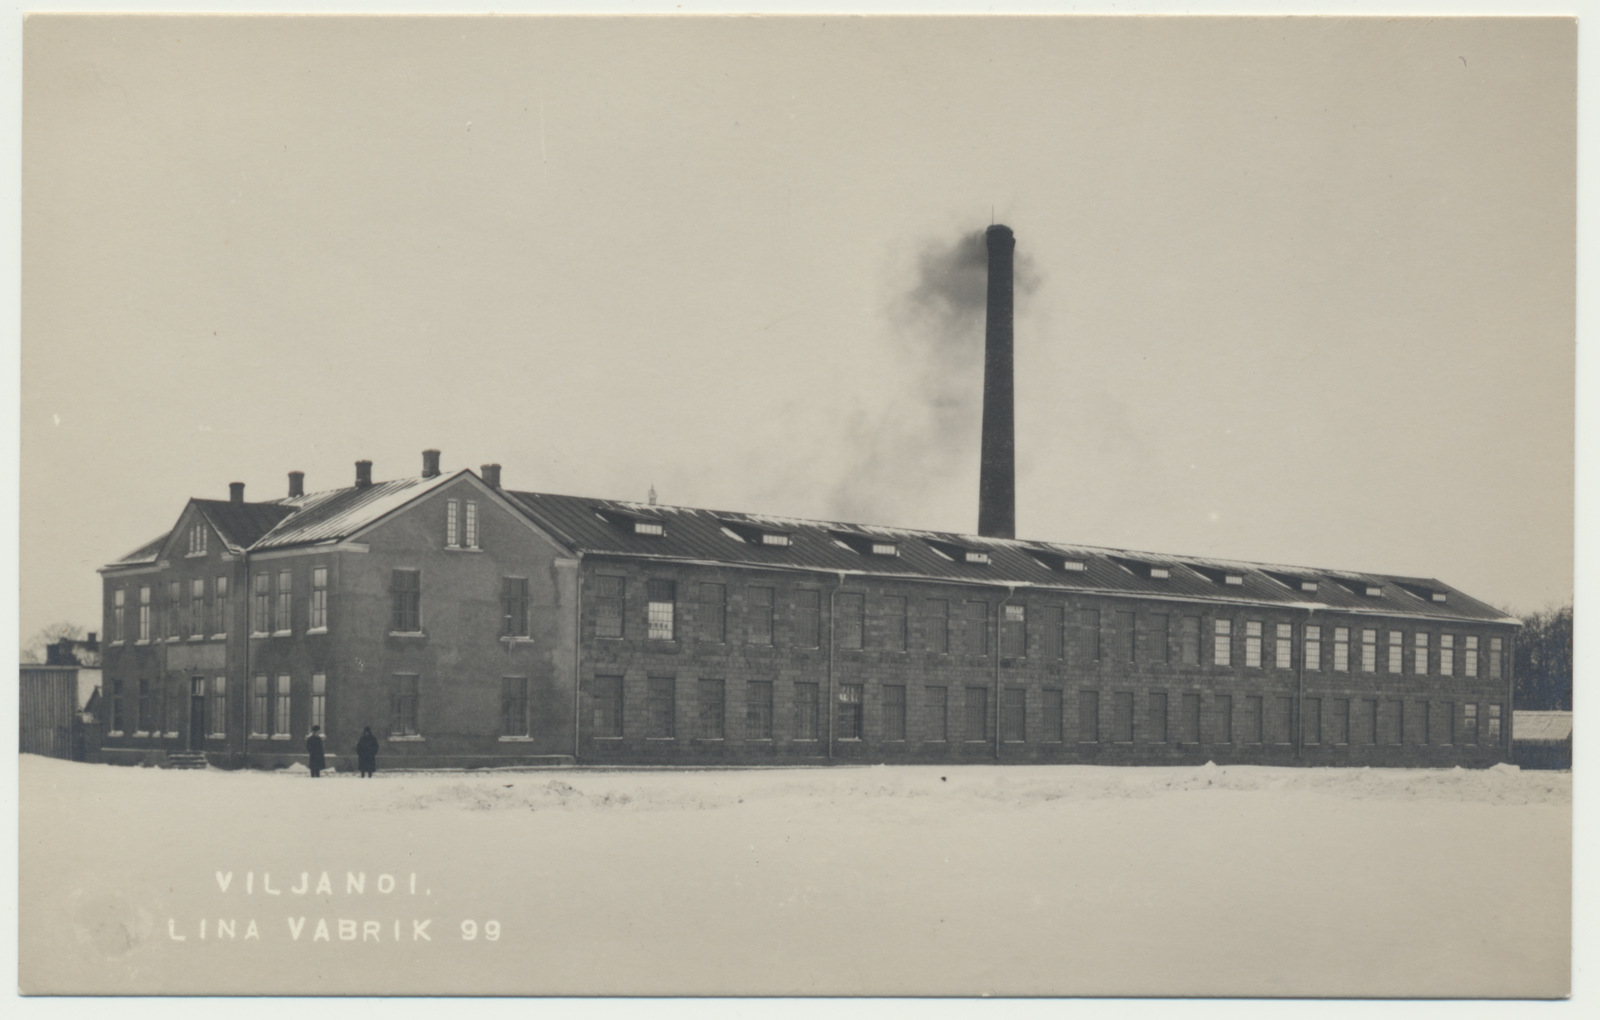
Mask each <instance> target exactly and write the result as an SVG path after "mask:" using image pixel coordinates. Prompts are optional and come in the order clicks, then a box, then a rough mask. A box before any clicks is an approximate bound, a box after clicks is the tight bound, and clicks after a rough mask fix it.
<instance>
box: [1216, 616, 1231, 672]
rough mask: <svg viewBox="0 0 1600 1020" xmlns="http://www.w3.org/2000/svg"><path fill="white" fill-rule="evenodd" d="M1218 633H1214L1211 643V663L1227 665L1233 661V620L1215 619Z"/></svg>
mask: <svg viewBox="0 0 1600 1020" xmlns="http://www.w3.org/2000/svg"><path fill="white" fill-rule="evenodd" d="M1215 629H1216V633H1215V634H1214V635H1213V642H1212V645H1211V663H1212V665H1215V666H1227V665H1231V664H1232V663H1233V621H1232V620H1217V621H1215Z"/></svg>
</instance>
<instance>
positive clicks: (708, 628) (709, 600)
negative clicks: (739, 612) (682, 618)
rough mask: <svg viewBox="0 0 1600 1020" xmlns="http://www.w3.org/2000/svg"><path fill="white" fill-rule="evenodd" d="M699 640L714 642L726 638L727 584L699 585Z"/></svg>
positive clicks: (717, 642) (722, 640) (720, 641)
mask: <svg viewBox="0 0 1600 1020" xmlns="http://www.w3.org/2000/svg"><path fill="white" fill-rule="evenodd" d="M699 617H700V640H701V641H711V642H714V643H716V644H719V645H720V644H722V642H724V641H726V640H727V639H728V586H727V585H725V584H709V583H707V584H702V585H700V611H699Z"/></svg>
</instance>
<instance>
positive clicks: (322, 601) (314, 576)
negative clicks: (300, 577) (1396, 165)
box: [311, 567, 328, 630]
mask: <svg viewBox="0 0 1600 1020" xmlns="http://www.w3.org/2000/svg"><path fill="white" fill-rule="evenodd" d="M311 629H312V630H327V629H328V568H327V567H312V568H311Z"/></svg>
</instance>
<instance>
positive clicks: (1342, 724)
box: [1328, 698, 1350, 744]
mask: <svg viewBox="0 0 1600 1020" xmlns="http://www.w3.org/2000/svg"><path fill="white" fill-rule="evenodd" d="M1328 742H1329V743H1332V744H1348V743H1350V699H1349V698H1329V699H1328Z"/></svg>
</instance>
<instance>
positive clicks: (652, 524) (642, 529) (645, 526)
mask: <svg viewBox="0 0 1600 1020" xmlns="http://www.w3.org/2000/svg"><path fill="white" fill-rule="evenodd" d="M633 533H634V534H635V535H665V534H666V533H667V528H666V525H664V524H662V523H661V522H660V521H634V522H633Z"/></svg>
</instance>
